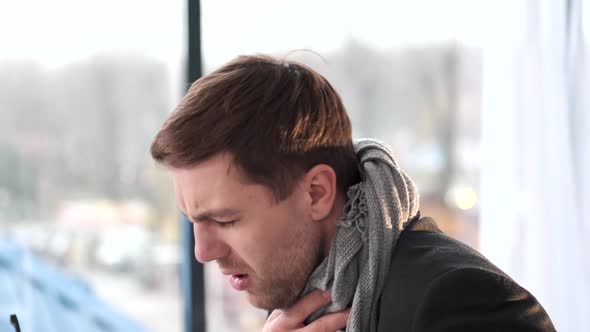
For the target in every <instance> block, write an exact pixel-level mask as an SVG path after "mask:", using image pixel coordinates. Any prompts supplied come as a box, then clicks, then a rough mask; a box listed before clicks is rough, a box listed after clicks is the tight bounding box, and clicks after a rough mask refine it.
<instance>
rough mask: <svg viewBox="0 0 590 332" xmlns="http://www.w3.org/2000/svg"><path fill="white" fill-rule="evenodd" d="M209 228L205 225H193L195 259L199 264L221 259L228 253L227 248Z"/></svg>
mask: <svg viewBox="0 0 590 332" xmlns="http://www.w3.org/2000/svg"><path fill="white" fill-rule="evenodd" d="M209 226H210V225H207V224H206V223H195V224H193V234H194V237H195V258H196V259H197V260H198V261H199V262H201V263H207V262H211V261H214V260H216V259H219V258H223V257H225V256H226V255H227V254H228V252H229V246H228V245H227V244H226V243H225V242H223V241H222V240H221V239H220V238H219V236H218V235H217V234H216V232H215V230H213V229H211V227H209Z"/></svg>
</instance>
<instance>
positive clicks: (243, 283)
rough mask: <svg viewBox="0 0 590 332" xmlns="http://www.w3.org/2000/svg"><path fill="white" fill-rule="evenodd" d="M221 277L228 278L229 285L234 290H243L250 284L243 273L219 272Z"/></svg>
mask: <svg viewBox="0 0 590 332" xmlns="http://www.w3.org/2000/svg"><path fill="white" fill-rule="evenodd" d="M221 273H222V274H223V275H226V276H230V278H229V283H230V285H231V286H232V287H233V288H234V289H235V290H239V291H242V290H245V289H246V288H248V285H249V284H250V278H249V277H248V275H247V274H245V273H238V272H232V271H221Z"/></svg>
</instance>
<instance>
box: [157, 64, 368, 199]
mask: <svg viewBox="0 0 590 332" xmlns="http://www.w3.org/2000/svg"><path fill="white" fill-rule="evenodd" d="M221 152H229V153H230V154H231V155H232V156H233V159H234V164H235V165H236V166H238V167H239V168H240V169H241V170H242V171H244V174H246V176H247V177H248V178H249V180H251V181H253V182H254V183H260V184H263V185H266V186H267V187H269V188H270V189H271V190H272V191H273V193H274V194H275V197H276V198H277V199H278V200H282V199H284V198H285V197H287V196H288V195H289V194H290V193H291V192H292V190H293V186H294V184H295V183H296V181H297V180H298V179H299V177H300V176H302V175H303V174H304V173H305V172H306V171H307V170H309V169H310V168H312V167H313V166H315V165H317V164H326V165H329V166H330V167H332V168H333V169H334V171H335V173H336V178H337V182H338V187H339V189H340V190H342V191H344V192H345V191H346V188H348V186H350V185H352V184H354V183H355V182H356V181H357V178H358V169H357V159H356V156H355V153H354V149H353V146H352V135H351V125H350V119H349V118H348V115H347V114H346V110H345V108H344V105H343V104H342V101H341V99H340V96H339V95H338V94H337V93H336V91H335V90H334V88H332V86H331V85H330V83H328V81H327V80H326V79H325V78H324V77H323V76H321V75H320V74H318V73H316V72H315V71H313V70H312V69H310V68H309V67H307V66H305V65H302V64H299V63H295V62H292V61H286V60H277V59H275V58H272V57H268V56H262V55H256V56H240V57H238V58H236V59H235V60H233V61H231V62H229V63H228V64H226V65H225V66H223V67H221V68H219V69H218V70H216V71H214V72H212V73H210V74H208V75H206V76H204V77H202V78H201V79H199V80H197V81H196V82H195V83H193V85H192V86H191V88H190V89H189V91H188V92H187V94H186V95H185V96H184V98H183V99H182V100H181V102H180V104H179V105H178V107H177V108H176V110H175V111H174V112H172V114H170V116H169V118H168V119H167V120H166V122H165V123H164V125H163V126H162V128H161V129H160V131H159V132H158V134H157V135H156V137H155V138H154V141H153V142H152V146H151V154H152V157H153V158H154V159H155V160H156V161H158V162H160V163H162V164H164V165H166V166H169V167H172V168H184V167H190V166H192V165H194V164H196V163H198V162H200V161H204V160H206V159H208V158H210V157H212V156H213V155H215V154H218V153H221Z"/></svg>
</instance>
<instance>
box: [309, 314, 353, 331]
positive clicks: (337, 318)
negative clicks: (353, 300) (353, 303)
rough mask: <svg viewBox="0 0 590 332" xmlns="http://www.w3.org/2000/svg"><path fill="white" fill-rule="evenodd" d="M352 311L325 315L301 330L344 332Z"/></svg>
mask: <svg viewBox="0 0 590 332" xmlns="http://www.w3.org/2000/svg"><path fill="white" fill-rule="evenodd" d="M349 315H350V309H347V310H344V311H340V312H335V313H333V314H329V315H325V316H323V317H321V318H319V319H318V320H316V321H314V322H313V323H311V324H309V325H307V326H306V327H304V328H302V329H301V332H336V331H338V330H344V328H345V327H346V322H347V321H348V316H349Z"/></svg>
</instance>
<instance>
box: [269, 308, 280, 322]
mask: <svg viewBox="0 0 590 332" xmlns="http://www.w3.org/2000/svg"><path fill="white" fill-rule="evenodd" d="M282 313H283V311H282V310H280V309H275V310H273V311H272V313H271V314H270V316H268V318H267V319H266V322H267V323H270V322H272V321H273V320H275V318H277V317H279V316H280V315H281V314H282Z"/></svg>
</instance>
